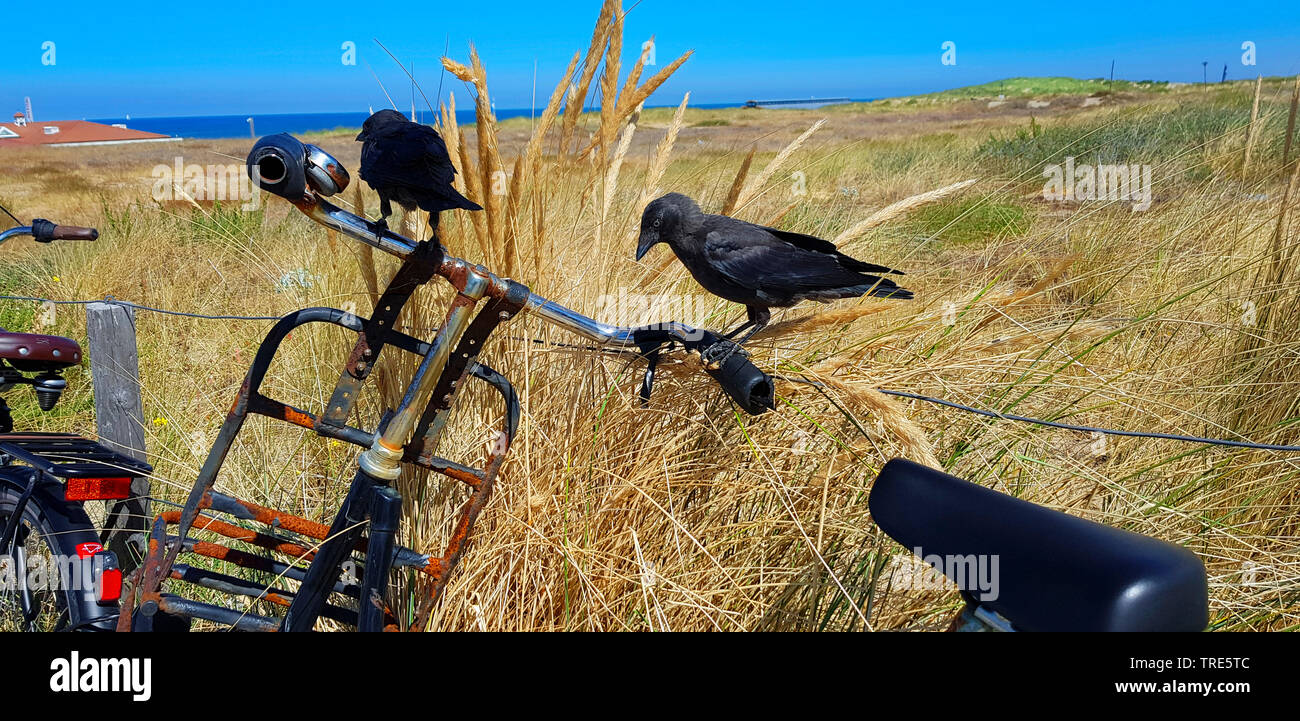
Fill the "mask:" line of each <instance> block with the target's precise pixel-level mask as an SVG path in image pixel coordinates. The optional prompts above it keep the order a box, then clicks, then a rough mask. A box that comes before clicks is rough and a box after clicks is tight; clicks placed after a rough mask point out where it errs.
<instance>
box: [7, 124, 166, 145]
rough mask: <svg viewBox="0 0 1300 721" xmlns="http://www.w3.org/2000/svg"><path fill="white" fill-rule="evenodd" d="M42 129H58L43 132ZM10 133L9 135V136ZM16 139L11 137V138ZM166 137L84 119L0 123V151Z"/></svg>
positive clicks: (139, 140)
mask: <svg viewBox="0 0 1300 721" xmlns="http://www.w3.org/2000/svg"><path fill="white" fill-rule="evenodd" d="M46 128H58V129H59V130H58V132H56V133H47V132H46V130H45V129H46ZM11 133H12V134H11ZM15 135H16V136H17V137H14V136H15ZM166 139H170V136H167V135H159V134H158V133H146V132H143V131H140V130H128V129H126V128H115V127H113V126H112V125H101V124H100V123H92V122H89V121H86V120H56V121H53V122H45V123H43V122H34V123H28V124H27V125H16V124H14V123H0V148H4V147H7V146H19V145H71V144H76V143H133V142H141V141H146V140H166Z"/></svg>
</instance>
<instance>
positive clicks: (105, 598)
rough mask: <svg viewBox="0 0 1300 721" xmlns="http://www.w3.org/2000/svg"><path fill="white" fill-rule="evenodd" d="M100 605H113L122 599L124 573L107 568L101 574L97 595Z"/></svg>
mask: <svg viewBox="0 0 1300 721" xmlns="http://www.w3.org/2000/svg"><path fill="white" fill-rule="evenodd" d="M95 595H96V596H97V597H98V598H99V602H100V603H112V602H113V601H116V600H118V599H119V598H121V597H122V571H120V570H119V569H116V568H105V569H104V571H103V573H101V574H99V589H98V592H97V593H96V594H95Z"/></svg>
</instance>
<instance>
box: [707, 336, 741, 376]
mask: <svg viewBox="0 0 1300 721" xmlns="http://www.w3.org/2000/svg"><path fill="white" fill-rule="evenodd" d="M737 353H739V354H741V356H748V355H749V354H748V353H746V352H745V349H744V348H741V347H740V344H739V343H735V342H733V341H729V340H725V339H724V340H719V341H718V342H717V343H714V344H713V345H711V346H709V347H708V348H705V349H704V350H702V351H700V360H701V361H702V362H703V363H704V367H706V368H708V369H709V370H717V369H719V368H721V367H722V366H723V364H725V363H726V362H727V361H728V360H730V359H731V356H733V355H735V354H737Z"/></svg>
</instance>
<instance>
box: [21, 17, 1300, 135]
mask: <svg viewBox="0 0 1300 721" xmlns="http://www.w3.org/2000/svg"><path fill="white" fill-rule="evenodd" d="M625 4H626V5H631V4H632V3H631V0H625ZM52 8H56V9H57V11H56V12H51V9H52ZM598 11H599V2H598V1H597V0H587V1H583V2H572V1H571V0H563V1H559V2H547V3H538V2H536V0H528V1H527V2H513V1H505V0H492V1H489V2H474V3H466V2H459V3H437V2H428V1H426V2H420V3H410V4H407V5H406V6H405V7H402V6H398V5H396V4H391V3H378V2H370V3H366V2H357V1H356V0H352V1H351V2H314V3H313V2H306V1H304V0H298V1H297V2H294V3H292V4H290V3H283V4H281V3H270V2H257V3H252V2H242V1H240V0H231V1H226V2H221V3H216V4H211V3H185V2H178V3H162V4H159V3H148V4H137V3H129V2H127V3H103V2H94V3H91V2H77V1H73V2H59V3H41V2H14V3H8V4H6V5H5V6H4V13H3V16H2V17H3V18H4V19H5V21H6V23H5V25H6V27H8V28H9V29H10V30H11V32H10V33H9V35H10V37H9V39H8V40H7V41H6V42H5V43H3V44H0V111H3V115H5V116H7V115H8V114H9V113H10V112H11V110H10V108H12V110H18V109H21V104H22V99H23V96H25V95H30V96H31V97H32V100H33V103H34V105H35V108H36V115H37V117H38V118H41V119H45V120H53V119H73V118H82V117H91V118H94V117H120V116H123V115H126V114H130V115H132V116H135V117H144V116H160V115H209V114H243V113H260V114H266V113H292V112H329V111H345V110H364V109H366V108H367V107H368V106H374V107H375V108H379V107H381V106H385V105H387V101H386V100H385V98H384V95H383V93H382V92H381V91H380V89H379V85H378V84H377V83H376V82H375V79H374V77H373V76H372V75H371V73H370V70H368V69H367V67H366V64H367V63H369V65H370V67H372V68H373V69H374V71H375V72H376V73H377V74H378V75H379V77H380V78H381V79H382V80H383V82H384V83H385V84H386V85H387V86H388V88H389V90H390V92H392V93H393V95H394V97H395V98H396V99H397V102H398V104H399V105H403V106H405V107H409V104H410V90H409V84H408V82H407V81H406V79H405V76H404V75H403V74H402V73H401V71H400V70H398V69H397V67H396V66H395V64H394V63H393V61H392V60H391V59H390V58H388V57H387V56H386V55H385V54H384V52H383V51H382V50H381V49H380V48H379V46H378V45H376V44H375V43H374V41H373V39H374V38H379V39H380V40H381V41H382V42H383V43H384V44H385V45H387V46H388V47H389V49H391V50H393V52H394V53H396V54H397V55H398V56H399V57H400V58H401V59H402V60H403V61H404V62H407V63H410V62H414V64H415V71H416V77H417V79H418V80H419V81H420V84H421V85H422V86H423V87H424V89H425V92H426V93H428V94H429V95H430V96H432V95H433V94H434V93H435V92H436V91H437V88H438V84H439V65H438V57H439V56H440V55H441V54H442V51H443V49H444V44H445V43H447V42H448V40H449V41H450V54H451V56H452V57H454V58H457V59H461V60H465V59H466V58H467V55H468V44H469V43H470V42H471V41H473V42H474V43H476V44H477V46H478V49H479V52H480V54H481V55H482V57H483V59H484V62H485V63H486V64H487V68H488V76H489V83H490V87H491V88H492V91H493V94H494V100H495V101H496V104H497V107H499V108H510V107H527V106H528V104H529V101H530V96H531V93H532V87H533V72H534V66H535V67H536V70H537V93H538V96H539V97H542V98H545V97H546V95H547V94H549V91H550V90H551V88H553V87H554V86H555V83H556V81H557V80H558V79H559V75H560V73H561V72H563V70H564V67H565V65H566V64H567V62H568V60H569V58H570V56H571V55H572V54H573V52H574V51H575V50H579V49H585V48H586V46H587V43H588V41H589V40H590V37H591V30H592V25H593V23H594V22H595V18H596V14H597V12H598ZM60 18H65V19H66V20H60ZM651 35H655V36H656V37H657V47H656V60H657V61H658V63H659V64H660V65H663V64H665V63H667V62H669V61H670V60H671V59H672V58H674V57H676V56H677V55H678V54H680V53H681V52H683V51H684V50H687V49H694V50H695V56H694V57H693V58H692V59H691V60H690V61H689V62H688V63H687V64H686V65H685V66H684V67H683V68H682V70H681V71H679V72H678V74H677V75H676V76H675V77H674V79H673V80H672V81H670V82H669V83H668V84H667V85H665V86H664V87H663V88H662V89H661V90H660V91H659V93H657V94H656V96H655V97H654V98H653V99H652V101H651V102H652V104H668V103H676V102H678V101H679V100H680V99H681V96H682V93H684V92H686V91H688V90H689V91H691V93H692V99H693V101H694V102H697V103H723V102H732V101H744V100H747V99H750V98H764V99H772V98H785V97H809V96H814V95H817V96H822V97H827V96H847V97H854V98H866V97H886V96H891V95H901V94H910V93H916V92H926V91H931V90H939V89H944V88H950V87H957V86H961V85H970V84H974V83H981V82H987V81H989V80H995V79H998V78H1004V77H1012V76H1017V75H1069V76H1075V77H1098V76H1102V75H1105V74H1107V73H1108V72H1109V69H1110V63H1111V60H1112V59H1113V60H1115V63H1116V65H1115V68H1116V69H1115V74H1116V77H1118V78H1125V79H1130V80H1143V79H1159V80H1177V81H1200V79H1201V72H1202V68H1201V63H1202V61H1208V62H1209V75H1210V77H1211V78H1212V79H1214V80H1217V79H1218V77H1219V76H1220V74H1221V73H1222V71H1223V66H1224V65H1225V64H1227V65H1228V77H1229V78H1242V77H1253V76H1254V75H1255V74H1256V73H1262V74H1264V75H1291V74H1296V73H1300V2H1296V1H1295V0H1275V1H1274V2H1267V3H1256V2H1239V3H1235V4H1234V3H1228V2H1215V3H1209V2H1201V1H1199V0H1184V1H1182V2H1151V3H1140V4H1130V3H1119V4H1113V3H1088V2H1059V3H1050V2H1043V1H1042V0H1038V1H1037V2H1025V3H1021V2H1005V3H999V4H996V5H995V4H987V5H983V6H976V4H973V3H945V2H938V3H932V2H925V3H923V2H905V3H879V4H878V5H877V6H875V7H873V6H871V5H870V4H868V3H863V2H790V1H789V0H784V1H772V0H748V1H747V2H728V1H725V0H723V1H717V2H715V1H712V0H689V1H683V0H642V2H641V3H640V4H639V5H636V7H635V8H633V9H632V10H631V11H630V13H629V14H628V16H627V21H626V29H625V37H626V41H625V53H624V56H625V62H626V63H630V62H631V61H632V60H634V59H635V57H636V55H637V54H638V53H639V51H640V44H641V41H643V40H645V39H648V38H649V37H650V36H651ZM47 41H48V42H52V43H54V46H53V49H54V64H53V65H44V64H42V60H43V58H47V57H48V54H47V51H45V50H43V46H44V44H45V43H46V42H47ZM345 41H352V42H355V43H356V47H357V51H358V53H357V54H358V58H359V60H358V62H357V63H356V65H353V66H347V65H344V64H343V62H342V56H343V50H342V44H343V43H344V42H345ZM945 41H952V42H954V43H956V47H957V64H956V65H943V64H942V63H941V62H940V57H941V55H942V50H941V47H940V46H941V45H942V43H943V42H945ZM1245 41H1251V42H1253V43H1255V47H1256V60H1257V65H1256V66H1254V67H1246V66H1243V65H1242V62H1241V58H1242V50H1241V46H1242V43H1243V42H1245ZM443 88H444V95H445V92H446V91H448V90H455V91H456V94H457V101H458V105H460V106H461V107H465V106H466V105H467V104H468V100H469V97H468V92H467V91H466V90H465V89H464V87H463V86H462V85H461V83H459V82H458V81H456V80H455V79H454V78H450V77H449V78H448V79H447V80H446V81H444V83H443ZM539 102H541V101H539Z"/></svg>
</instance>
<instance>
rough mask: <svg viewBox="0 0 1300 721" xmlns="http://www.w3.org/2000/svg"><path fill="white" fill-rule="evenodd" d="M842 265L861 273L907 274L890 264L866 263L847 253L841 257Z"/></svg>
mask: <svg viewBox="0 0 1300 721" xmlns="http://www.w3.org/2000/svg"><path fill="white" fill-rule="evenodd" d="M840 265H843V266H845V267H847V268H848V269H849V270H856V271H857V272H859V273H890V274H893V275H907V274H906V273H904V272H903V271H901V270H894V269H893V268H890V267H888V266H884V265H876V264H875V263H864V262H863V261H860V260H857V259H855V258H850V257H849V256H847V255H845V256H843V257H842V258H841V259H840Z"/></svg>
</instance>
